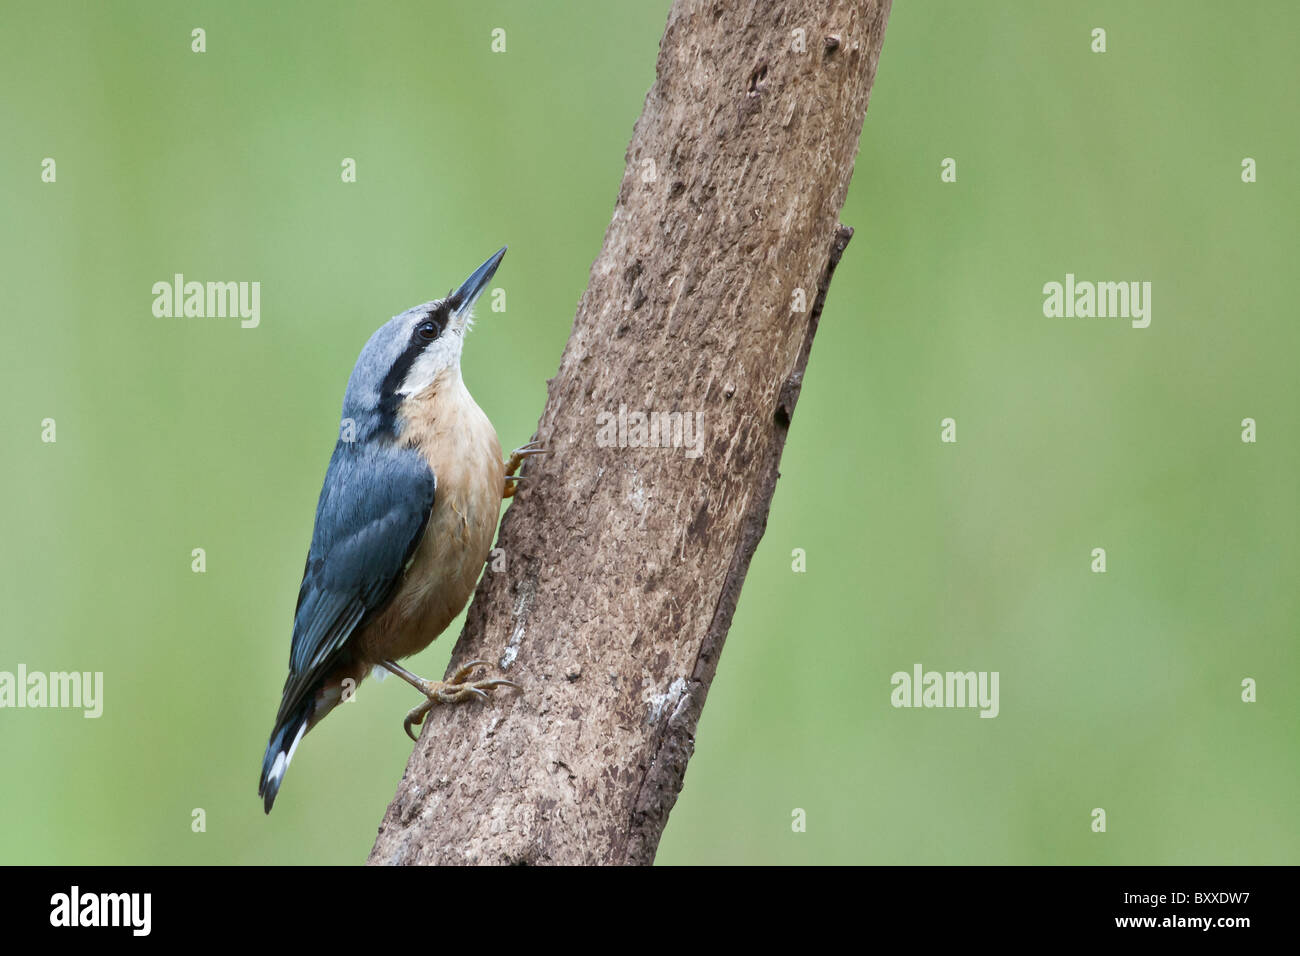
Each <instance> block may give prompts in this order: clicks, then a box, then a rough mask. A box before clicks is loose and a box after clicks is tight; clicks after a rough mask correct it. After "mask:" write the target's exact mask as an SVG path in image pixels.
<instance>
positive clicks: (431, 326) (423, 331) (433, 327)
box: [415, 322, 438, 342]
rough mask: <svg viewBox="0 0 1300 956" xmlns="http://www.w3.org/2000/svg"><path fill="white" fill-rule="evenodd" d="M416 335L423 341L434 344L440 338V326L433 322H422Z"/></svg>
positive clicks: (416, 330)
mask: <svg viewBox="0 0 1300 956" xmlns="http://www.w3.org/2000/svg"><path fill="white" fill-rule="evenodd" d="M415 334H416V335H417V336H419V337H420V339H421V341H424V342H432V341H433V340H434V339H436V338H437V337H438V326H437V324H436V323H433V322H421V323H420V324H419V325H418V326H417V327H416V329H415Z"/></svg>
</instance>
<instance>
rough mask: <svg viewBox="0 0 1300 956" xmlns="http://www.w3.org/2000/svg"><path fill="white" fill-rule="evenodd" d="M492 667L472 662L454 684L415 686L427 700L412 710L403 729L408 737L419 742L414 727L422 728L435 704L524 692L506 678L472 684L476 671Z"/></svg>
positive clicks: (429, 682)
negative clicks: (504, 691) (502, 689)
mask: <svg viewBox="0 0 1300 956" xmlns="http://www.w3.org/2000/svg"><path fill="white" fill-rule="evenodd" d="M486 666H489V665H488V662H487V661H470V662H469V663H468V664H466V665H465V666H464V667H462V668H460V669H459V670H458V671H456V673H454V674H452V675H451V680H448V681H441V680H422V681H420V682H419V683H418V684H416V685H415V686H416V687H417V688H418V689H419V691H420V693H422V694H424V696H425V698H427V699H426V700H425V701H424V703H422V704H419V705H418V706H416V707H412V708H411V711H410V713H408V714H407V715H406V720H404V721H403V722H402V726H403V727H404V728H406V736H408V737H410V738H411V739H412V740H419V738H418V737H417V736H416V735H415V734H414V733H413V732H412V731H411V728H412V727H418V726H420V725H421V724H422V723H424V715H425V714H427V713H428V712H429V711H430V710H432V709H433V705H434V704H459V703H460V702H461V701H466V700H473V699H474V698H476V697H477V698H479V699H480V700H487V698H488V695H487V692H488V691H490V690H492V689H494V688H497V687H513V688H515V690H521V689H522V688H521V687H520V686H519V685H518V684H516V683H515V682H514V681H512V680H506V678H504V677H491V678H487V679H485V680H470V679H469V678H470V677H471V676H472V675H473V673H474V668H476V667H486Z"/></svg>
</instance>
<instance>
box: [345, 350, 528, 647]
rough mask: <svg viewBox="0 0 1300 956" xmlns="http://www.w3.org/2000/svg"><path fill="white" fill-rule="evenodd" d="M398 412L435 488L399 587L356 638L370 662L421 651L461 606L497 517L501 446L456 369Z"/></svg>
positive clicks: (481, 562) (502, 470) (404, 432)
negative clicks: (402, 413)
mask: <svg viewBox="0 0 1300 956" xmlns="http://www.w3.org/2000/svg"><path fill="white" fill-rule="evenodd" d="M404 411H405V417H406V420H405V423H404V427H403V430H402V440H403V441H405V442H406V443H407V444H409V445H411V446H412V447H413V448H415V449H417V450H418V451H419V452H420V454H422V455H423V456H424V458H425V460H426V461H428V462H429V464H430V467H434V468H436V474H437V476H438V487H437V491H436V492H435V494H434V503H433V510H432V512H431V513H430V515H429V524H428V527H427V528H426V530H425V534H424V540H423V541H421V543H420V545H419V546H418V548H417V549H416V551H415V554H414V555H413V556H412V558H411V565H410V567H409V568H408V570H407V573H406V579H405V580H406V584H405V586H404V587H403V588H402V589H401V591H400V592H399V593H398V594H397V595H396V597H395V598H394V599H393V602H392V604H390V605H389V607H388V608H387V610H385V611H384V613H383V614H381V615H380V616H379V617H378V618H376V619H375V621H374V622H373V623H372V624H371V625H370V626H369V627H367V628H366V630H365V633H364V634H362V635H361V636H360V638H359V640H358V651H359V653H360V656H361V657H362V658H364V660H365V661H366V662H367V663H368V664H378V663H380V662H381V661H385V660H392V661H396V660H401V659H402V658H404V657H409V656H410V655H412V654H416V653H418V652H420V651H422V650H424V648H426V647H428V646H429V644H430V643H431V642H432V641H433V639H434V638H436V637H437V636H438V635H439V634H441V633H442V632H443V630H445V629H446V627H447V625H448V624H450V623H451V622H452V620H453V619H454V618H455V617H456V615H457V614H459V613H460V612H461V610H463V609H464V607H465V604H466V602H468V601H469V599H470V595H472V594H473V593H474V585H475V583H476V582H477V581H478V576H479V572H480V571H482V570H483V565H484V562H486V561H487V556H488V552H489V551H490V550H491V548H492V537H493V535H494V534H495V533H496V528H497V520H498V519H499V518H500V516H501V489H502V486H503V484H504V480H505V465H504V463H503V462H502V460H501V445H500V442H499V441H498V439H497V433H496V430H495V429H494V428H493V427H492V423H491V422H490V421H488V417H487V415H485V414H484V413H483V411H482V409H480V408H479V407H478V405H477V404H476V403H475V402H474V399H473V398H472V397H471V396H470V394H469V391H468V390H467V389H466V388H465V385H464V383H463V381H462V380H461V378H460V374H459V371H458V370H448V371H447V372H446V373H444V374H442V375H440V376H439V377H438V378H437V379H436V380H435V381H434V382H433V383H432V384H431V385H429V386H428V387H427V388H426V389H424V391H422V392H420V393H419V394H418V395H414V396H412V397H411V398H409V399H408V400H407V403H406V406H405V409H404Z"/></svg>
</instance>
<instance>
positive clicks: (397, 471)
mask: <svg viewBox="0 0 1300 956" xmlns="http://www.w3.org/2000/svg"><path fill="white" fill-rule="evenodd" d="M505 253H506V250H505V249H504V248H502V249H501V250H499V251H498V252H497V253H496V255H494V256H492V258H490V259H488V261H487V262H485V263H483V264H482V265H481V266H479V267H478V268H477V269H476V270H474V274H473V275H471V276H470V277H469V278H468V279H466V280H465V282H464V284H463V285H461V287H460V288H459V289H457V290H456V291H455V292H452V293H450V294H449V295H448V296H447V297H446V298H444V299H438V300H437V301H435V302H426V303H424V304H423V305H417V306H416V307H415V308H413V309H407V310H406V311H405V312H403V313H402V314H401V315H398V316H395V317H394V318H393V319H391V320H390V321H388V322H387V323H385V324H384V325H383V326H382V327H381V328H380V329H379V330H378V331H377V332H375V334H374V335H372V336H371V337H370V341H368V342H367V343H366V345H365V348H363V349H362V350H361V355H360V357H359V358H358V359H357V364H356V367H355V368H353V370H352V376H351V378H349V379H348V387H347V392H346V393H345V394H344V396H343V428H342V429H341V437H340V439H339V442H338V444H337V445H336V446H335V448H334V455H333V457H331V458H330V463H329V468H328V469H327V470H326V472H325V485H324V487H322V488H321V493H320V501H319V503H318V504H317V506H316V526H315V529H314V530H313V531H312V538H311V548H310V550H309V551H308V552H307V566H306V568H305V569H304V571H303V576H302V587H301V588H300V589H299V591H298V605H297V608H296V610H295V611H294V621H293V643H292V645H291V648H290V652H289V678H288V680H286V681H285V684H284V695H283V697H282V698H281V701H280V710H279V713H277V714H276V716H275V728H274V729H273V730H272V731H271V740H270V743H269V744H267V748H266V756H265V758H263V760H262V779H261V783H260V784H259V786H258V790H257V792H258V795H259V796H261V797H262V798H263V801H264V805H265V807H266V812H267V813H270V812H271V806H272V804H274V803H275V795H276V793H277V792H279V789H280V782H281V781H282V780H283V779H284V772H285V770H286V769H288V766H289V762H290V761H291V760H292V759H293V754H294V750H295V749H296V748H297V746H298V744H299V743H300V742H301V741H302V738H303V735H304V734H305V733H307V731H309V730H310V729H311V728H312V727H314V726H315V725H316V724H317V723H319V722H320V720H321V718H323V717H324V716H325V715H326V714H328V713H329V712H330V711H331V710H333V709H334V707H335V706H337V705H338V703H339V702H340V701H341V700H343V699H344V697H345V696H350V694H351V691H352V690H353V689H355V688H356V686H357V685H358V684H359V683H360V682H361V680H362V678H364V677H365V675H366V673H367V672H369V671H370V670H372V669H374V668H377V667H382V668H385V669H387V670H389V671H392V672H393V673H394V674H397V675H398V676H399V677H401V678H403V679H404V680H406V681H409V682H410V683H411V684H413V685H414V686H415V687H416V688H417V689H418V690H419V691H420V692H421V693H423V694H424V695H425V698H426V700H425V701H424V703H422V704H420V705H419V706H417V707H415V708H413V709H412V710H411V712H410V713H409V714H407V716H406V722H405V727H406V732H407V734H408V735H410V736H411V737H412V739H414V737H415V735H414V734H413V733H411V726H412V725H413V724H419V723H421V722H422V721H423V720H424V715H425V714H426V713H428V711H429V709H430V708H431V707H432V706H433V705H434V704H435V703H455V702H457V701H462V700H470V699H474V698H486V697H487V693H486V691H488V690H491V689H492V688H494V687H518V686H519V685H517V684H515V683H513V682H512V681H508V680H504V679H501V678H495V679H489V680H477V681H476V680H471V679H470V678H471V676H472V674H473V671H474V668H475V667H477V666H479V665H481V664H485V663H486V662H485V661H471V662H469V663H468V664H466V665H465V666H464V667H462V668H461V669H460V670H458V671H457V672H456V674H455V675H453V677H452V679H451V680H450V681H447V682H445V683H444V682H442V681H426V680H422V679H421V678H419V677H416V676H415V675H414V674H412V673H410V672H409V671H407V670H406V669H405V668H403V667H401V666H399V665H398V664H397V661H399V660H400V659H402V658H404V657H409V656H410V655H412V654H415V653H417V652H418V651H422V650H423V649H424V648H426V647H428V646H429V644H430V643H431V642H432V641H433V639H434V638H435V637H437V636H438V635H439V634H440V633H442V631H443V629H444V628H446V626H447V625H448V624H450V623H451V621H452V619H453V618H454V617H455V616H456V615H457V614H459V613H460V611H461V609H462V608H463V607H464V606H465V603H466V602H467V601H468V600H469V597H470V595H471V594H472V593H473V590H474V584H475V582H476V581H477V580H478V576H479V572H480V571H481V570H482V569H483V564H484V562H485V561H486V560H487V556H488V551H489V550H490V548H491V546H492V535H493V532H495V531H496V527H497V519H498V517H499V516H500V513H501V499H502V498H509V497H510V496H511V495H512V494H513V493H514V489H515V485H514V484H513V482H515V481H517V480H518V478H517V477H516V476H515V471H516V470H517V469H518V467H519V465H520V463H521V462H522V461H523V459H524V458H525V457H527V456H528V455H530V454H536V453H538V452H540V449H539V448H537V447H536V446H535V445H533V444H529V445H525V446H524V447H523V448H520V449H517V450H516V451H515V452H514V453H513V454H512V455H511V456H510V460H509V461H506V462H503V461H502V460H501V446H500V444H499V443H498V441H497V434H496V431H495V430H494V429H493V428H492V423H491V422H490V421H488V418H487V416H486V415H484V414H483V411H482V409H480V408H479V407H478V405H476V404H475V403H474V399H473V398H471V397H470V394H469V392H468V391H467V390H466V388H465V383H464V382H463V381H462V380H461V374H460V354H461V348H462V346H463V345H464V342H465V333H466V331H468V329H469V326H470V325H471V324H472V319H471V316H470V307H471V306H472V305H473V304H474V300H475V299H477V298H478V296H479V293H481V292H482V291H483V289H484V287H486V285H487V283H488V281H489V280H490V279H491V278H492V275H493V273H495V272H496V269H497V265H498V264H500V262H501V258H502V256H504V255H505Z"/></svg>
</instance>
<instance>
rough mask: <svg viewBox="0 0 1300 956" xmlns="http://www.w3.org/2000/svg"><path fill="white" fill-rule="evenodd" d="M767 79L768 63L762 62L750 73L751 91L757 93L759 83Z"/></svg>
mask: <svg viewBox="0 0 1300 956" xmlns="http://www.w3.org/2000/svg"><path fill="white" fill-rule="evenodd" d="M765 79H767V64H766V63H760V64H759V65H758V69H756V70H755V71H754V72H753V73H751V74H749V92H750V93H757V92H758V84H760V83H762V82H763V80H765Z"/></svg>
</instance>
